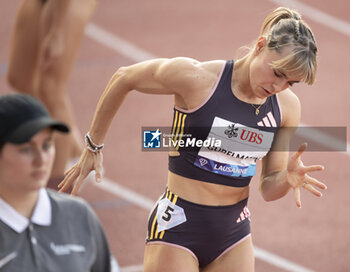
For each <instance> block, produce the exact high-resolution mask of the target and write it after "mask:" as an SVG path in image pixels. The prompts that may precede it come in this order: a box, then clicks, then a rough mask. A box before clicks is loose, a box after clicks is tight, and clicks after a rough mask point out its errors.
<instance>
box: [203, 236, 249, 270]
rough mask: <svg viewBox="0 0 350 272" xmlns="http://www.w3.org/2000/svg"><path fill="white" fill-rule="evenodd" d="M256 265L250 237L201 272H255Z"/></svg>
mask: <svg viewBox="0 0 350 272" xmlns="http://www.w3.org/2000/svg"><path fill="white" fill-rule="evenodd" d="M254 263H255V261H254V249H253V243H252V238H251V236H249V237H248V238H247V239H245V240H244V241H242V242H241V243H239V244H238V245H236V246H235V247H233V248H232V249H231V250H230V251H228V252H226V253H225V254H224V255H222V256H220V257H219V258H217V259H216V260H215V261H213V262H212V263H211V264H209V265H207V266H206V267H205V268H203V269H201V272H222V271H227V272H241V271H244V272H253V271H254V265H255V264H254Z"/></svg>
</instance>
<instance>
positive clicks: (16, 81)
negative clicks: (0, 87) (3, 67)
mask: <svg viewBox="0 0 350 272" xmlns="http://www.w3.org/2000/svg"><path fill="white" fill-rule="evenodd" d="M6 79H7V83H8V84H9V85H10V86H11V87H12V88H13V89H14V90H16V91H17V92H20V93H24V94H29V95H32V96H35V97H37V96H38V92H36V91H35V89H34V87H33V83H32V82H31V81H26V82H24V80H23V79H22V78H21V77H19V76H18V75H17V74H16V73H13V72H12V71H8V72H7V74H6Z"/></svg>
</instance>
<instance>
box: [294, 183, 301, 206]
mask: <svg viewBox="0 0 350 272" xmlns="http://www.w3.org/2000/svg"><path fill="white" fill-rule="evenodd" d="M294 199H295V203H296V204H297V206H298V208H301V200H300V187H296V188H294Z"/></svg>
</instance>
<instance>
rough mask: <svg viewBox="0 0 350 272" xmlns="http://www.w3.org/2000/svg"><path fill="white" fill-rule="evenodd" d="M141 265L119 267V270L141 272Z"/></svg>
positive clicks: (122, 271)
mask: <svg viewBox="0 0 350 272" xmlns="http://www.w3.org/2000/svg"><path fill="white" fill-rule="evenodd" d="M142 271H143V265H131V266H125V267H122V268H120V272H142Z"/></svg>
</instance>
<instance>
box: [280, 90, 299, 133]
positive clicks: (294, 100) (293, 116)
mask: <svg viewBox="0 0 350 272" xmlns="http://www.w3.org/2000/svg"><path fill="white" fill-rule="evenodd" d="M277 96H278V99H279V102H280V106H281V111H282V118H283V120H282V126H298V124H299V121H300V115H301V104H300V100H299V98H298V96H297V95H296V94H295V93H294V92H293V91H292V90H291V89H289V88H287V89H286V90H284V91H283V92H280V93H278V94H277Z"/></svg>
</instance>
